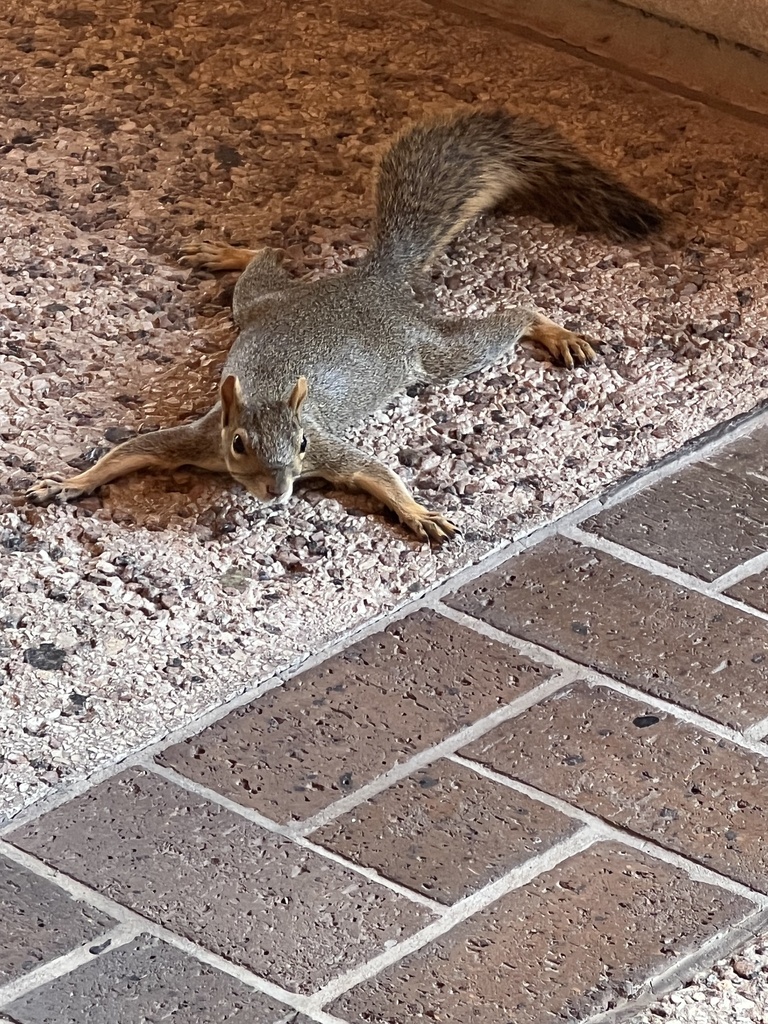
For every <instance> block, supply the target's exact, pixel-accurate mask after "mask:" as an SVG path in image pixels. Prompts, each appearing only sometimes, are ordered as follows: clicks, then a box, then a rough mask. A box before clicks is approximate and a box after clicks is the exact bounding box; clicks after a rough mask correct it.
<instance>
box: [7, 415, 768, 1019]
mask: <svg viewBox="0 0 768 1024" xmlns="http://www.w3.org/2000/svg"><path fill="white" fill-rule="evenodd" d="M762 423H763V424H764V425H763V426H762V427H760V428H759V429H758V430H756V431H755V432H753V433H751V434H748V435H745V436H742V437H741V438H740V439H738V440H736V441H735V442H733V443H731V444H730V445H728V446H726V447H724V448H723V447H720V448H719V449H718V451H717V453H712V454H711V455H710V457H709V458H705V459H704V460H700V461H696V462H692V463H691V464H689V465H687V466H686V467H685V468H681V469H678V468H673V469H672V471H671V472H670V473H667V475H665V476H663V477H661V478H659V479H657V481H656V482H655V483H654V484H652V485H651V486H650V487H649V488H646V489H644V490H642V491H640V492H639V493H636V494H635V495H634V496H633V497H631V498H629V500H628V501H625V502H621V503H612V502H611V501H610V500H609V501H608V502H606V504H605V506H604V507H603V508H602V509H600V507H599V504H598V503H595V506H596V508H595V509H594V510H593V511H592V514H590V515H589V516H588V517H587V518H582V520H581V521H578V518H577V517H570V518H569V519H568V520H563V521H561V523H560V524H559V526H558V528H557V529H556V530H553V529H549V530H547V531H544V533H542V534H539V535H537V536H535V537H533V538H532V543H531V545H530V546H529V547H528V548H527V549H526V550H523V551H521V552H520V553H518V554H517V555H515V556H513V557H512V558H509V559H507V560H502V559H501V558H496V559H495V564H494V565H492V566H487V565H486V566H485V567H475V568H474V569H473V570H472V571H471V572H469V573H465V574H464V576H463V578H462V581H461V582H460V583H457V584H452V585H447V586H445V587H443V588H442V590H441V591H440V592H439V593H435V594H433V596H432V597H431V598H430V599H429V600H428V601H423V602H421V603H420V604H419V606H418V607H417V608H415V609H413V610H412V611H411V612H410V613H409V614H408V615H406V616H404V617H403V618H395V619H394V620H393V621H392V622H391V623H390V624H389V626H387V627H386V628H385V629H382V630H380V631H371V632H369V634H368V635H367V636H366V637H365V638H364V639H362V640H360V641H358V642H357V643H355V644H353V645H350V646H349V647H347V648H345V649H342V650H341V651H340V652H339V653H337V654H336V655H334V656H332V657H331V658H329V659H328V660H326V661H324V662H319V663H318V664H316V665H315V666H314V667H313V668H310V669H309V670H307V671H305V672H303V673H302V674H300V675H298V676H295V677H294V678H292V679H290V680H289V681H288V682H287V683H286V684H285V685H284V686H282V687H278V688H275V689H274V690H272V691H271V692H270V693H267V694H265V695H263V696H262V697H261V698H260V699H258V700H256V701H254V702H251V703H244V704H242V705H241V706H239V707H237V708H235V709H233V710H232V711H230V712H229V713H228V714H227V713H224V712H222V714H221V716H220V717H219V718H218V720H216V721H214V722H212V723H211V725H210V726H209V727H208V728H206V729H204V730H203V731H202V732H200V733H198V734H193V735H191V736H189V737H187V738H186V739H185V740H183V741H181V742H178V743H175V744H172V745H170V746H163V745H159V746H158V747H157V748H156V749H155V750H154V751H152V752H149V753H147V754H146V755H144V756H143V757H142V756H141V755H139V756H137V757H135V758H134V759H133V760H132V761H131V763H129V764H127V765H125V766H124V767H122V768H119V769H117V770H116V771H115V772H114V773H113V774H110V775H104V776H103V777H102V778H101V780H100V781H98V782H96V784H95V785H93V786H92V787H91V788H85V787H81V791H80V793H79V795H76V796H74V798H73V799H63V800H61V802H60V803H59V804H58V805H57V806H51V807H50V808H49V809H48V810H47V812H46V813H44V814H43V815H42V816H36V815H28V816H27V818H26V820H25V821H23V822H21V823H19V824H17V825H11V826H10V828H9V829H7V830H6V831H5V833H4V835H3V838H2V839H0V872H2V876H3V879H2V887H1V888H0V900H2V910H3V918H4V920H5V921H6V922H7V923H8V925H9V926H10V931H9V932H8V931H6V937H5V941H4V943H3V949H2V953H0V977H2V979H3V980H4V981H5V985H4V987H0V1010H4V1011H5V1013H6V1014H7V1015H8V1016H9V1018H10V1019H11V1020H13V1021H16V1022H18V1024H54V1022H55V1024H62V1022H64V1021H66V1022H71V1024H84V1022H85V1021H90V1020H109V1021H112V1020H114V1021H120V1024H146V1022H148V1021H150V1020H159V1019H170V1018H172V1019H173V1020H174V1021H178V1022H179V1024H223V1022H225V1021H237V1022H242V1024H246V1022H249V1024H250V1022H254V1021H257V1022H259V1024H278V1022H287V1021H292V1020H295V1019H300V1020H301V1021H303V1022H305V1024H308V1022H309V1021H316V1022H325V1024H331V1022H340V1021H343V1022H348V1024H362V1022H366V1021H369V1022H375V1024H385V1022H392V1024H411V1022H413V1021H416V1020H433V1021H446V1022H452V1024H474V1022H476V1021H477V1022H480V1021H482V1024H506V1022H508V1021H514V1022H515V1024H543V1022H545V1021H558V1020H562V1021H565V1020H568V1021H573V1022H576V1021H580V1022H584V1021H588V1020H592V1019H593V1018H594V1017H595V1015H600V1014H601V1013H603V1012H606V1011H622V1010H623V1011H626V1012H628V1013H630V1014H632V1015H633V1016H635V1015H637V1014H638V1013H640V1011H641V1010H642V1008H643V1007H644V1006H646V1005H648V1004H649V1003H651V1005H652V1009H651V1010H649V1011H647V1015H646V1016H645V1017H643V1018H641V1019H642V1020H643V1021H645V1022H646V1024H650V1022H651V1021H658V1020H659V1019H669V1018H671V1019H674V1020H677V1021H679V1022H680V1024H683V1022H707V1024H716V1022H717V1024H723V1022H726V1021H727V1022H733V1024H736V1022H761V1024H764V1022H765V1021H766V1020H767V1019H768V948H766V947H765V945H764V942H763V941H761V940H760V939H757V940H756V941H753V942H752V943H751V944H750V939H753V940H754V939H755V937H756V936H757V935H759V934H760V932H761V930H762V929H764V928H765V927H766V924H767V923H768V870H767V868H768V848H766V843H765V815H766V810H767V809H768V808H767V807H766V799H767V795H768V743H767V742H766V738H768V687H766V685H765V683H766V678H767V671H768V670H767V669H766V666H767V665H768V526H767V525H766V523H768V515H766V512H768V504H767V500H766V497H765V479H766V476H768V416H766V415H765V414H763V416H762ZM745 946H746V948H742V947H745ZM735 949H737V950H738V954H737V956H736V957H735V958H732V959H730V960H729V959H727V958H726V959H721V960H720V961H719V962H718V963H716V964H715V966H714V968H712V964H713V962H715V961H717V959H718V956H719V957H722V956H723V955H724V954H728V953H730V952H731V951H733V950H735ZM702 968H705V969H706V971H705V973H704V974H703V975H701V976H700V977H698V978H697V980H696V981H695V982H694V984H693V985H691V986H689V987H688V988H687V989H682V990H681V991H677V992H675V993H674V995H673V996H672V997H671V1000H670V1001H668V1002H667V1003H663V1004H661V1005H660V1004H658V1003H655V1002H653V1001H652V1000H654V999H655V997H656V996H658V995H659V994H661V993H664V992H665V991H666V990H668V989H670V988H673V987H675V986H676V985H678V984H679V983H680V981H681V980H686V979H687V978H688V977H689V976H690V975H691V974H692V973H695V972H696V971H697V970H701V969H702ZM298 1014H301V1015H302V1016H301V1017H298V1018H297V1015H298Z"/></svg>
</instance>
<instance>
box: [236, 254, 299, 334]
mask: <svg viewBox="0 0 768 1024" xmlns="http://www.w3.org/2000/svg"><path fill="white" fill-rule="evenodd" d="M294 284H296V279H295V278H293V277H291V275H290V274H289V273H288V271H287V270H286V269H285V267H284V266H283V265H282V263H281V262H280V254H279V253H278V251H277V249H262V250H261V251H260V252H258V253H256V255H255V256H254V257H253V259H252V260H251V261H250V263H249V264H248V266H247V267H246V268H245V270H244V271H243V273H242V274H241V275H240V277H238V279H237V284H236V285H235V291H234V294H233V295H232V317H233V319H234V321H235V323H236V324H238V326H240V327H242V326H243V324H244V323H245V322H246V321H247V320H248V314H249V312H250V310H251V309H252V308H253V307H254V306H256V305H258V303H259V301H260V300H261V299H263V298H264V296H265V295H269V294H270V292H279V291H283V290H284V289H285V288H290V287H291V285H294Z"/></svg>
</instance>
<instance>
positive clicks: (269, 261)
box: [179, 241, 296, 327]
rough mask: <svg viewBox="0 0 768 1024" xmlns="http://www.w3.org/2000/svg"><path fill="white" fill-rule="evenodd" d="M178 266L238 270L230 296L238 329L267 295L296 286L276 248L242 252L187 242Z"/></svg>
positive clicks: (231, 247) (225, 246)
mask: <svg viewBox="0 0 768 1024" xmlns="http://www.w3.org/2000/svg"><path fill="white" fill-rule="evenodd" d="M179 252H180V254H181V255H180V256H179V263H183V264H184V265H185V266H187V267H192V268H193V269H194V270H242V274H241V275H240V277H239V278H238V279H237V284H236V285H235V291H234V294H233V296H232V317H233V319H234V321H235V323H236V324H238V325H239V326H241V327H242V325H243V323H244V322H245V321H246V320H247V319H248V313H249V311H250V309H251V308H252V307H253V306H255V305H256V303H257V302H259V300H260V299H263V298H264V296H265V295H269V294H270V292H279V291H282V290H283V289H284V288H289V287H290V286H291V285H292V284H295V283H296V280H295V278H293V277H291V275H290V274H289V273H288V271H287V270H286V269H285V267H283V265H282V264H281V262H280V254H279V252H278V250H277V249H269V248H266V249H246V248H243V247H242V246H235V245H229V243H227V242H205V241H203V242H187V243H186V244H185V245H182V246H181V248H180V250H179Z"/></svg>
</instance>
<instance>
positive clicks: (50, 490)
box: [25, 476, 66, 505]
mask: <svg viewBox="0 0 768 1024" xmlns="http://www.w3.org/2000/svg"><path fill="white" fill-rule="evenodd" d="M65 490H66V486H65V484H64V480H63V478H62V477H56V476H49V477H45V478H44V479H42V480H38V481H37V483H36V484H33V485H32V487H30V488H29V489H28V490H27V492H26V495H25V497H26V499H27V501H29V502H31V503H32V504H33V505H45V504H47V503H48V502H49V501H53V500H54V498H56V499H58V500H59V501H66V496H65V495H64V494H63V493H62V492H63V491H65Z"/></svg>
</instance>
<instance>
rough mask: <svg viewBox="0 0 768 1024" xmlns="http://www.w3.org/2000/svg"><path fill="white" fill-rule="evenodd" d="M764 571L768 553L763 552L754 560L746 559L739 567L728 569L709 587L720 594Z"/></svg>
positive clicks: (767, 565) (766, 565)
mask: <svg viewBox="0 0 768 1024" xmlns="http://www.w3.org/2000/svg"><path fill="white" fill-rule="evenodd" d="M764 569H768V551H763V552H761V553H760V554H759V555H755V556H754V558H748V559H747V560H746V562H742V563H741V565H737V566H734V568H733V569H729V570H728V572H724V573H723V574H722V575H721V576H718V577H717V579H714V580H712V582H711V583H710V584H709V586H710V587H712V590H713V591H715V592H717V593H721V592H722V591H724V590H728V588H729V587H733V586H735V585H736V584H737V583H741V581H742V580H745V579H747V578H748V577H749V576H754V575H756V574H757V573H759V572H762V571H763V570H764ZM732 600H733V598H732Z"/></svg>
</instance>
